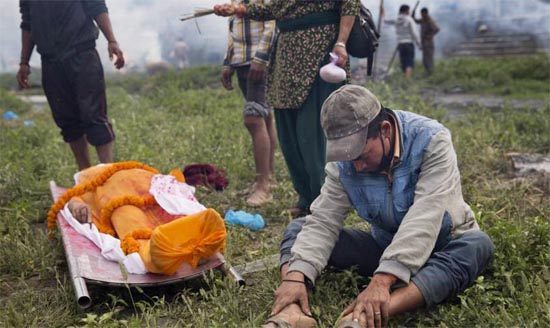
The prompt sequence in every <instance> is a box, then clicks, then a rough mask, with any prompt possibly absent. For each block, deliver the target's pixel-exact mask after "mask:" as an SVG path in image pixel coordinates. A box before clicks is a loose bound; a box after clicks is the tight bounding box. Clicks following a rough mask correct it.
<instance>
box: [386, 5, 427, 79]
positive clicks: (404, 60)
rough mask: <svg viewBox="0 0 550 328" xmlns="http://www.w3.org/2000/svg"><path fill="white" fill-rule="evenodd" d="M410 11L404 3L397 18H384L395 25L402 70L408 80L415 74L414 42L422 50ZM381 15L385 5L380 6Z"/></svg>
mask: <svg viewBox="0 0 550 328" xmlns="http://www.w3.org/2000/svg"><path fill="white" fill-rule="evenodd" d="M410 11H411V8H410V7H409V6H408V5H402V6H401V7H400V8H399V16H397V20H384V22H385V23H388V24H393V25H395V32H396V34H397V43H398V45H397V49H398V51H399V60H400V61H401V70H402V71H403V73H405V77H406V78H407V80H410V79H411V78H412V74H413V68H414V44H415V43H416V45H417V46H418V47H419V48H420V49H421V50H422V47H421V45H420V41H419V39H418V35H417V33H416V31H415V24H414V20H413V19H412V17H411V16H410ZM380 15H381V16H384V8H383V7H381V8H380ZM413 42H414V43H413Z"/></svg>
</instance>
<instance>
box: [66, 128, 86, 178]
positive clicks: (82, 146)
mask: <svg viewBox="0 0 550 328" xmlns="http://www.w3.org/2000/svg"><path fill="white" fill-rule="evenodd" d="M69 145H70V146H71V150H72V152H73V155H74V157H75V159H76V163H77V165H78V170H79V171H82V170H84V169H86V168H88V167H90V166H91V163H90V153H89V152H88V140H86V136H82V137H81V138H80V139H77V140H75V141H71V142H69Z"/></svg>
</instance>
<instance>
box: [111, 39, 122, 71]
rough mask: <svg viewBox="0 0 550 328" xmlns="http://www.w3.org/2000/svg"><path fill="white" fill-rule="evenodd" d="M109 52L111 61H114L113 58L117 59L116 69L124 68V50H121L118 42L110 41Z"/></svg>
mask: <svg viewBox="0 0 550 328" xmlns="http://www.w3.org/2000/svg"><path fill="white" fill-rule="evenodd" d="M107 50H108V51H109V59H110V60H111V61H112V60H113V56H115V57H116V61H115V67H116V69H121V68H122V67H123V66H124V62H125V61H124V54H123V53H122V50H120V48H119V46H118V42H116V41H109V46H108V48H107Z"/></svg>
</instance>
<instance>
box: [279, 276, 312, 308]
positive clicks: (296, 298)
mask: <svg viewBox="0 0 550 328" xmlns="http://www.w3.org/2000/svg"><path fill="white" fill-rule="evenodd" d="M304 279H305V277H304V275H303V274H302V273H301V272H297V271H292V272H289V273H287V274H286V276H284V277H283V282H282V283H281V285H280V286H279V288H277V290H276V291H275V301H274V303H273V308H272V310H271V315H272V316H273V315H276V314H277V313H279V312H281V310H282V309H284V308H285V307H287V306H288V305H290V304H292V303H296V304H298V306H300V309H302V312H304V313H305V314H307V315H309V316H311V311H310V309H309V300H308V296H307V289H306V285H305V283H302V282H303V281H304ZM285 280H287V281H285ZM291 280H292V281H291Z"/></svg>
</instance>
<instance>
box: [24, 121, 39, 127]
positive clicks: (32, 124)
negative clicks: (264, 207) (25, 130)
mask: <svg viewBox="0 0 550 328" xmlns="http://www.w3.org/2000/svg"><path fill="white" fill-rule="evenodd" d="M23 125H24V126H36V123H34V121H32V120H26V121H23Z"/></svg>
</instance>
